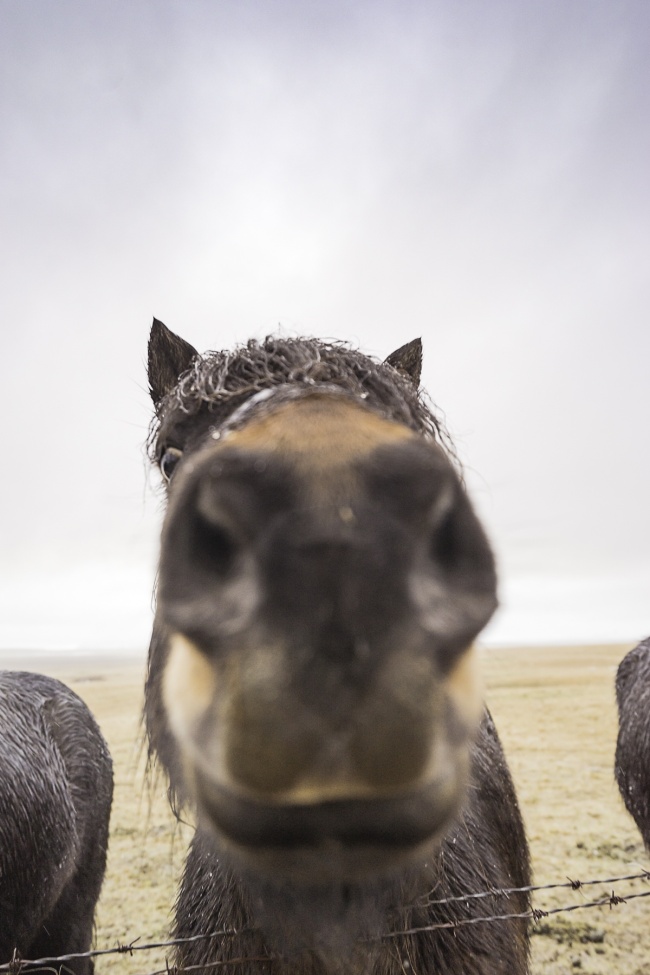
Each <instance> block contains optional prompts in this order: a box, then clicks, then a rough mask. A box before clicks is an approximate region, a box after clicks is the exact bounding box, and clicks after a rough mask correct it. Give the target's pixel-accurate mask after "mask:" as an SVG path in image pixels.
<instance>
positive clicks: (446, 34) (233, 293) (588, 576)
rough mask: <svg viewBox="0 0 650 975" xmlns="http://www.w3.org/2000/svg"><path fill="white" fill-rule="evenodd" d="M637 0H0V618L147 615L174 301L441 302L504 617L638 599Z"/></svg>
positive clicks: (647, 35) (41, 643)
mask: <svg viewBox="0 0 650 975" xmlns="http://www.w3.org/2000/svg"><path fill="white" fill-rule="evenodd" d="M649 42H650V5H649V4H648V3H647V2H646V0H633V2H626V0H617V2H616V3H612V2H611V0H572V2H571V3H566V2H564V0H563V2H555V0H550V2H544V3H533V2H521V0H491V2H490V3H489V4H488V3H485V2H484V0H453V2H452V0H444V2H435V0H429V2H408V0H406V2H405V0H400V2H397V0H386V2H381V0H379V2H377V0H374V2H372V3H370V2H365V3H364V2H356V3H354V4H352V3H342V2H339V0H336V2H332V0H328V2H325V0H315V2H311V3H307V2H304V0H301V2H281V0H279V2H277V3H273V4H269V3H267V2H263V0H255V2H247V0H236V2H235V0H233V2H224V0H221V2H219V3H214V2H212V0H205V2H203V0H182V2H181V0H178V2H170V0H149V2H145V0H130V2H129V3H128V4H116V3H114V2H108V0H95V2H93V3H92V4H87V3H83V2H80V0H79V2H70V0H58V2H57V3H56V4H54V3H52V2H51V0H29V2H25V0H2V3H1V4H0V116H1V131H2V139H1V140H0V227H1V228H2V230H1V232H0V248H1V254H0V269H1V270H0V276H1V278H2V281H1V284H0V308H1V310H2V316H1V319H0V321H1V323H2V324H1V333H0V342H1V348H0V355H1V360H0V361H1V362H2V366H3V370H2V385H1V395H2V398H3V411H2V416H3V417H4V438H3V439H4V453H3V477H2V483H1V486H0V491H1V492H2V504H1V505H0V512H1V514H0V518H1V519H2V523H1V525H0V530H1V532H2V535H1V537H2V545H1V547H0V584H1V585H0V648H2V647H4V648H15V647H27V648H45V649H47V648H55V647H62V648H75V647H78V648H104V647H105V648H112V647H129V648H135V647H142V648H143V649H144V647H145V646H146V643H147V639H148V631H149V627H150V623H151V590H152V585H153V577H154V572H155V560H156V531H157V526H158V524H159V519H160V500H159V495H158V494H157V493H156V492H155V490H154V488H155V485H156V483H157V481H156V478H155V476H151V477H148V476H147V474H146V465H145V462H144V454H143V447H142V445H143V442H144V439H145V437H146V431H147V424H148V422H149V404H148V402H147V395H146V379H145V370H144V359H145V350H146V341H147V335H148V328H149V325H150V322H151V318H152V316H153V315H154V314H155V315H156V316H157V317H159V318H161V319H162V320H163V321H165V322H166V324H167V325H169V326H170V327H171V328H172V329H174V330H175V331H178V332H180V333H181V334H183V335H184V337H185V338H187V339H188V340H189V341H190V342H192V344H194V345H195V346H196V347H197V348H198V349H200V350H201V351H203V350H205V349H208V348H223V347H227V346H229V345H231V344H232V343H233V342H235V341H243V340H245V339H246V338H248V337H250V336H252V335H253V336H257V337H262V336H263V335H265V334H267V333H268V332H271V331H273V330H275V329H277V328H278V325H280V326H281V327H282V328H283V329H284V331H285V332H288V333H289V334H295V333H302V334H316V335H319V336H327V337H338V338H346V339H349V340H351V341H353V342H354V343H355V344H358V345H360V346H361V347H362V348H363V349H364V350H365V351H367V352H370V353H373V354H377V355H381V356H385V355H387V354H388V353H389V352H391V351H392V350H393V349H394V348H395V347H397V346H398V345H400V344H402V343H403V342H404V341H406V340H408V339H410V338H412V337H414V336H416V335H421V336H422V338H423V341H424V346H425V367H424V381H425V385H426V386H427V388H428V390H429V393H430V395H431V397H432V399H433V400H434V401H435V402H436V403H437V404H439V406H440V407H441V408H442V409H443V410H444V411H445V413H446V415H447V419H448V422H449V426H450V428H451V430H452V433H453V434H454V436H455V438H456V441H457V444H458V448H459V451H460V454H461V456H462V458H463V460H464V462H465V464H466V465H467V469H468V473H467V478H468V483H469V486H470V490H471V493H472V495H473V497H474V499H475V501H476V503H477V505H478V507H479V509H480V511H481V513H482V514H483V516H484V519H485V521H486V523H487V526H488V529H489V531H490V534H491V537H492V539H493V542H494V545H495V548H496V550H497V553H498V557H499V564H500V568H501V579H502V586H501V595H502V604H503V608H502V610H501V612H500V614H499V616H498V617H497V619H496V620H495V622H494V624H492V626H491V629H490V630H489V632H488V633H487V639H488V640H490V641H492V642H502V641H507V642H514V641H524V642H528V643H540V642H545V641H547V640H553V641H556V642H564V641H567V642H569V641H576V640H585V641H592V640H617V639H620V640H630V641H632V640H635V639H637V638H640V637H642V636H644V635H646V634H647V633H648V632H650V544H649V540H650V514H649V505H648V495H649V493H650V492H649V488H650V451H649V449H648V426H649V422H648V421H649V419H650V416H649V414H650V407H649V401H650V400H649V395H648V376H649V375H650V322H649V316H648V307H649V304H650V272H649V264H650V181H649V179H648V172H649V171H650V168H649V166H650V64H649V62H648V58H647V50H648V44H649Z"/></svg>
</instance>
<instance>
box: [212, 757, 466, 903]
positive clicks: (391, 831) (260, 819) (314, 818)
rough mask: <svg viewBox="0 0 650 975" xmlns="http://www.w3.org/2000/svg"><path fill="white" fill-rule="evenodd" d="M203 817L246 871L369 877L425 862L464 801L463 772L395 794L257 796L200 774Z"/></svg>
mask: <svg viewBox="0 0 650 975" xmlns="http://www.w3.org/2000/svg"><path fill="white" fill-rule="evenodd" d="M195 787H196V792H197V799H198V810H199V822H200V824H201V827H202V828H203V829H204V830H205V831H206V832H207V833H208V834H211V835H212V836H213V838H214V841H215V846H216V848H217V849H218V850H219V851H221V852H222V853H224V854H225V855H226V856H227V858H228V860H229V861H230V862H231V863H232V865H233V867H235V868H236V869H238V871H239V872H241V873H242V874H244V875H248V876H256V877H260V878H264V877H267V878H275V879H276V880H277V879H283V880H289V881H291V882H292V883H294V884H297V885H300V886H310V887H313V886H329V885H332V884H336V885H340V884H341V883H344V884H357V883H362V884H363V883H366V882H372V881H373V880H375V879H376V878H379V877H390V876H392V875H396V874H398V873H400V872H403V871H404V870H408V869H409V868H411V867H413V866H415V865H416V864H418V863H419V864H421V863H423V862H424V861H425V860H426V859H427V857H428V856H430V855H431V854H432V853H433V852H434V851H435V850H436V849H437V847H438V846H439V845H440V842H441V840H442V838H443V837H444V835H445V834H446V833H447V831H448V830H449V828H450V826H451V824H452V823H453V821H454V819H455V818H456V816H457V814H458V811H459V809H460V807H461V805H462V802H463V799H464V797H465V791H466V775H465V774H464V772H461V773H460V774H456V775H455V776H454V777H453V781H451V782H450V781H445V782H444V783H441V782H435V783H433V784H431V783H430V784H428V785H426V786H424V787H421V788H419V789H417V790H412V791H410V792H407V793H403V794H401V795H399V796H393V797H390V798H363V799H344V800H341V799H337V800H328V801H325V802H320V803H309V804H296V803H294V804H286V803H282V804H280V803H277V802H276V803H270V802H260V801H259V800H253V799H250V798H243V797H241V796H239V795H236V794H235V793H233V792H232V791H230V790H229V789H227V788H224V787H223V786H222V785H220V784H217V783H215V782H214V781H213V780H211V779H209V778H207V777H203V776H201V775H200V774H197V775H196V778H195Z"/></svg>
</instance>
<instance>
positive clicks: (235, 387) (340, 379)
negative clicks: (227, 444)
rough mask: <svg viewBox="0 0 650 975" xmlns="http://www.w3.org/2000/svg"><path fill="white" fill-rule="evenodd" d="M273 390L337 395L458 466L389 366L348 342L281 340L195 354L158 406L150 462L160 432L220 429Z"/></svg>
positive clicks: (434, 424) (413, 393)
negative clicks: (426, 442) (192, 423)
mask: <svg viewBox="0 0 650 975" xmlns="http://www.w3.org/2000/svg"><path fill="white" fill-rule="evenodd" d="M276 387H293V388H294V389H295V388H296V387H302V388H304V389H305V390H313V389H315V388H329V389H330V390H336V389H338V390H340V391H341V392H342V393H347V394H348V395H349V396H351V397H353V398H355V399H359V400H360V401H362V402H364V404H365V405H366V406H367V407H368V408H369V409H371V410H374V411H375V412H378V413H380V414H381V415H383V416H385V417H387V418H390V419H392V420H394V421H396V422H398V423H403V424H404V425H406V426H408V427H409V428H410V429H412V430H413V431H415V432H417V433H419V434H421V435H423V436H425V437H428V438H431V439H433V440H435V441H436V442H438V443H439V444H440V445H441V446H442V447H443V448H444V449H445V451H446V453H447V454H448V455H449V456H450V458H451V459H452V460H453V461H454V462H455V463H456V464H458V458H457V455H456V452H455V449H454V446H453V442H452V439H451V437H450V435H449V433H448V431H447V429H446V426H445V423H444V421H443V419H442V418H441V416H440V415H439V411H438V410H437V409H436V407H435V406H434V405H433V404H432V403H430V402H429V401H428V399H427V397H426V395H425V394H424V393H423V392H421V391H419V390H418V389H417V388H416V387H415V385H414V384H413V383H412V382H411V381H410V380H409V379H408V378H407V377H405V376H404V375H403V374H402V373H401V372H399V371H398V370H397V369H395V368H393V366H391V365H390V364H388V363H386V362H382V361H381V360H378V359H374V358H372V357H370V356H367V355H364V354H363V353H362V352H359V351H358V350H356V349H354V348H352V347H351V346H350V345H349V344H348V343H345V342H325V341H322V340H319V339H313V338H284V337H279V336H267V338H266V339H264V340H263V341H262V342H258V341H257V340H255V339H251V340H250V341H248V342H247V343H246V344H245V345H241V346H239V347H237V348H235V349H234V350H232V351H220V352H215V351H213V352H207V353H205V355H202V356H197V357H196V358H195V359H194V361H193V362H192V364H191V366H190V367H189V369H187V370H186V371H185V372H184V373H183V374H182V375H181V376H180V377H179V381H178V383H177V385H176V386H175V387H174V388H173V389H172V390H171V391H170V392H169V393H168V394H167V395H166V396H164V397H163V398H162V399H161V401H160V403H159V404H158V406H157V409H156V413H155V416H154V419H153V421H152V425H151V428H150V432H149V437H148V441H147V444H148V448H149V453H150V456H151V459H152V460H155V456H156V447H157V444H158V442H159V439H160V438H161V436H164V431H165V428H167V427H168V426H169V425H171V424H173V423H174V422H177V421H182V420H183V419H189V418H191V417H193V416H196V415H197V414H198V413H199V412H209V414H210V415H211V418H212V420H213V425H214V428H215V430H217V431H219V430H220V429H221V428H222V427H224V425H227V424H229V422H230V419H231V417H233V415H234V414H235V413H236V412H237V413H239V411H240V410H241V408H242V406H243V404H245V403H246V401H247V400H250V399H251V398H253V397H256V396H257V395H259V394H262V396H263V394H264V392H265V391H266V390H274V389H275V388H276ZM278 392H279V391H278ZM289 395H290V394H289Z"/></svg>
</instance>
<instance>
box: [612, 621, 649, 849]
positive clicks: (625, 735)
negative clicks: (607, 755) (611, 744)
mask: <svg viewBox="0 0 650 975" xmlns="http://www.w3.org/2000/svg"><path fill="white" fill-rule="evenodd" d="M616 699H617V702H618V716H619V728H618V742H617V745H616V764H615V774H616V781H617V783H618V787H619V790H620V793H621V796H622V797H623V802H624V803H625V806H626V808H627V811H628V812H629V813H630V815H631V816H632V817H633V818H634V821H635V822H636V824H637V826H638V827H639V829H640V831H641V835H642V836H643V841H644V843H645V845H646V847H647V848H648V849H650V637H648V638H647V639H646V640H644V641H643V642H642V643H640V644H639V645H638V647H635V648H634V650H630V652H629V653H628V654H627V656H626V657H624V658H623V660H622V661H621V663H620V665H619V668H618V672H617V675H616Z"/></svg>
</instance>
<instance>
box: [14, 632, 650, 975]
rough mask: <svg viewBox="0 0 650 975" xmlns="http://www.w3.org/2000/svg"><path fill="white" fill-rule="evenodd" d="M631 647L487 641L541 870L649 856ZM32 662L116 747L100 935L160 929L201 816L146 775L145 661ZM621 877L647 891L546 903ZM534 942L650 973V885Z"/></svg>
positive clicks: (111, 970)
mask: <svg viewBox="0 0 650 975" xmlns="http://www.w3.org/2000/svg"><path fill="white" fill-rule="evenodd" d="M627 649H628V647H623V646H619V647H612V646H603V647H579V648H576V647H571V648H546V649H541V648H540V649H527V650H514V649H509V650H491V651H484V673H485V680H486V697H487V700H488V703H489V705H490V708H491V709H492V712H493V714H494V717H495V720H496V723H497V727H498V728H499V732H500V734H501V737H502V739H503V742H504V745H505V749H506V753H507V755H508V759H509V763H510V766H511V769H512V772H513V775H514V778H515V781H516V785H517V789H518V792H519V797H520V802H521V806H522V810H523V814H524V818H525V821H526V825H527V830H528V836H529V840H530V845H531V850H532V856H533V866H534V873H535V882H536V883H537V884H548V883H561V882H563V881H565V880H566V879H567V878H570V879H572V880H577V879H579V880H581V881H586V880H591V879H595V878H609V877H616V876H621V875H624V874H629V873H635V872H638V871H639V870H640V869H645V868H648V867H649V866H650V863H649V861H648V858H647V856H646V854H645V853H644V850H643V846H642V844H641V842H640V839H639V836H638V834H637V832H636V830H635V827H634V824H633V823H632V820H631V819H630V818H629V817H628V815H627V813H626V812H625V810H624V808H623V804H622V802H621V800H620V798H619V795H618V792H617V791H616V788H615V785H614V781H613V773H612V766H613V756H614V746H615V740H616V709H615V702H614V674H615V670H616V666H617V664H618V662H619V660H620V659H621V658H622V656H623V654H624V653H625V651H626V650H627ZM5 665H6V664H5ZM11 665H12V666H21V664H20V663H18V662H17V661H16V660H12V661H11ZM22 666H24V663H23V664H22ZM30 669H41V670H44V671H46V672H48V673H52V674H54V675H55V676H58V677H61V678H62V679H63V680H65V681H66V682H67V683H69V684H70V686H71V687H72V688H73V689H74V690H75V691H77V693H78V694H79V695H80V696H81V697H83V698H84V699H85V700H86V701H87V702H88V704H89V706H90V707H91V709H92V710H93V712H94V713H95V715H96V716H97V719H98V721H99V723H100V725H101V727H102V729H103V732H104V734H105V736H106V738H107V740H108V742H109V745H110V748H111V751H112V754H113V759H114V763H115V800H114V806H113V815H112V828H111V840H110V849H109V858H108V870H107V875H106V881H105V883H104V889H103V893H102V897H101V901H100V905H99V910H98V915H97V947H98V948H114V947H115V946H116V945H118V944H130V943H131V942H134V941H136V939H138V942H137V943H140V944H144V943H147V942H155V941H158V940H163V939H164V938H165V935H166V932H167V927H168V923H169V915H170V909H171V906H172V903H173V897H174V890H175V885H176V881H177V877H178V874H179V870H180V866H181V864H182V860H183V852H184V848H185V845H186V843H187V840H188V837H189V835H190V827H189V826H184V827H178V826H177V825H176V824H175V823H174V821H173V819H172V817H171V814H170V813H169V811H168V808H167V803H166V797H165V789H164V784H163V783H162V782H159V783H157V784H155V785H153V786H150V785H146V784H145V782H144V776H143V765H144V763H143V757H142V754H141V749H140V737H141V731H140V726H139V714H140V707H141V695H142V681H143V672H144V665H143V664H141V665H139V664H137V663H134V662H133V661H120V660H108V659H105V658H104V659H101V660H100V659H96V660H93V659H92V658H90V657H80V658H78V660H77V661H72V660H71V659H70V658H68V659H66V660H65V661H64V660H61V661H58V662H57V661H56V660H55V659H54V658H50V659H49V660H45V661H43V660H41V661H37V662H36V665H34V662H33V661H30ZM612 889H614V890H615V892H616V894H617V895H619V896H625V895H627V894H630V893H633V892H634V893H637V892H641V891H643V890H645V889H648V890H649V891H650V884H643V882H641V881H635V882H632V883H620V884H611V883H610V884H605V885H604V886H598V887H588V888H586V889H582V890H576V891H572V890H567V889H562V890H558V891H548V892H540V893H538V894H536V895H535V906H536V907H537V908H540V909H542V910H548V909H550V908H554V907H559V906H565V905H569V904H584V903H586V902H587V901H590V900H595V899H597V898H599V897H603V896H605V897H607V896H609V895H610V894H611V892H612ZM506 909H507V908H506ZM496 923H504V924H507V923H508V922H507V921H501V922H496ZM532 944H533V958H532V972H533V975H567V973H578V972H579V973H581V975H601V973H603V975H604V973H607V975H650V898H648V899H644V898H639V899H636V900H630V901H628V902H627V903H622V904H619V905H617V906H615V907H613V908H610V907H598V908H589V909H585V908H581V909H580V910H576V911H574V912H571V913H561V914H556V915H551V916H549V917H547V918H542V919H541V920H540V921H539V923H538V924H537V926H536V929H535V933H534V936H533V939H532ZM164 967H165V951H164V949H156V950H149V951H141V952H136V953H134V954H133V955H129V954H122V955H114V954H113V955H107V956H105V957H102V958H99V959H98V961H97V963H96V971H97V973H98V975H131V973H146V972H153V971H154V970H160V969H164Z"/></svg>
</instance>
